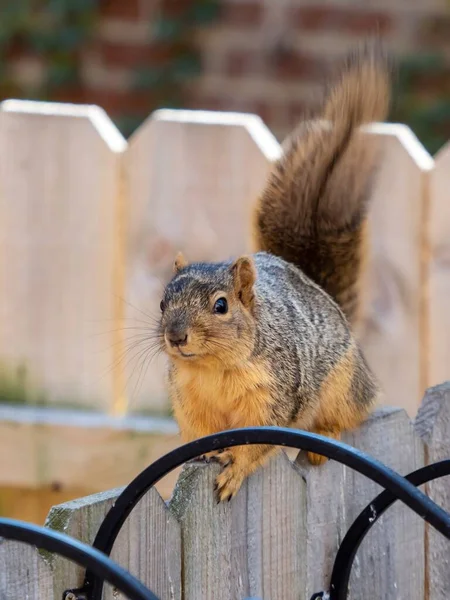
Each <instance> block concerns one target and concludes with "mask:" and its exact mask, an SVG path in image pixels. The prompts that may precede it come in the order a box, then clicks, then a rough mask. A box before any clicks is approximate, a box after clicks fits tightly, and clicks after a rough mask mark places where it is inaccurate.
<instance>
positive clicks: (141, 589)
mask: <svg viewBox="0 0 450 600" xmlns="http://www.w3.org/2000/svg"><path fill="white" fill-rule="evenodd" d="M0 536H1V537H4V538H7V539H9V540H15V541H17V542H24V543H25V544H31V545H33V546H36V548H41V549H42V550H47V551H48V552H56V553H58V554H60V555H61V556H64V557H65V558H68V559H69V560H72V561H73V562H75V563H77V564H78V565H80V566H81V567H85V568H88V569H89V570H90V571H92V573H95V575H96V576H97V577H100V578H102V580H103V579H105V580H106V581H109V583H111V584H112V585H114V586H116V588H117V589H118V590H119V591H121V592H123V593H124V594H125V595H126V596H127V598H130V600H158V598H157V597H156V596H155V595H154V594H153V592H151V591H150V590H149V589H147V588H146V587H145V586H144V585H143V584H142V583H141V582H140V581H139V580H138V579H136V578H135V577H133V576H132V575H131V574H130V573H128V571H126V570H125V569H124V568H122V567H120V566H119V565H118V564H116V563H115V562H114V561H112V560H111V559H110V558H109V557H108V556H105V555H104V554H102V553H101V552H99V551H98V550H96V549H95V548H91V547H90V546H87V545H86V544H83V543H82V542H79V541H78V540H75V539H73V538H71V537H69V536H68V535H64V534H62V533H58V532H56V531H52V530H51V529H46V528H45V527H38V526H37V525H32V524H31V523H23V522H22V521H16V520H14V519H1V518H0ZM67 595H68V594H67V593H66V597H67ZM74 597H75V596H74Z"/></svg>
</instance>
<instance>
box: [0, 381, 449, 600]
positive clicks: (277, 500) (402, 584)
mask: <svg viewBox="0 0 450 600" xmlns="http://www.w3.org/2000/svg"><path fill="white" fill-rule="evenodd" d="M346 441H347V442H348V443H350V444H351V445H352V446H354V447H356V448H359V449H360V450H363V451H364V452H366V453H368V454H370V455H371V456H373V457H376V458H378V459H379V460H381V461H382V462H384V463H385V464H387V465H389V466H391V467H392V468H394V469H395V470H397V471H398V472H399V473H401V474H407V473H409V472H411V471H414V470H416V469H418V468H420V467H422V466H424V465H425V464H430V463H434V462H436V461H438V460H440V459H444V458H449V457H450V383H447V384H443V385H441V386H438V387H436V388H433V389H430V390H429V391H428V392H427V394H426V396H425V398H424V401H423V403H422V406H421V408H420V410H419V413H418V416H417V418H416V420H415V422H414V423H412V422H411V420H410V419H409V417H408V416H407V415H406V413H405V411H404V410H402V409H393V408H388V407H385V408H382V409H379V410H378V412H377V413H375V414H374V415H373V416H372V418H370V419H369V420H368V421H367V422H366V423H365V424H364V425H363V426H362V427H361V428H360V429H359V430H358V431H356V432H354V433H352V434H349V435H348V436H347V439H346ZM217 469H218V467H217V465H215V466H213V465H204V464H199V463H190V464H188V465H186V466H185V467H184V469H183V471H182V473H181V476H180V478H179V480H178V482H177V485H176V488H175V491H174V493H173V496H172V498H171V500H170V502H168V503H165V502H164V501H163V500H162V499H161V497H160V496H159V495H158V493H157V492H156V491H155V490H154V489H151V490H150V492H149V493H147V494H146V495H145V496H144V497H143V498H142V499H141V501H140V502H139V504H138V505H137V506H136V508H135V509H134V510H133V512H132V513H131V515H130V517H129V519H128V521H126V523H125V525H124V527H123V529H122V530H121V532H120V534H119V537H118V539H117V541H116V543H115V545H114V548H113V552H112V556H113V558H114V559H115V560H116V561H117V562H119V563H120V564H121V565H123V566H124V567H126V568H127V569H128V570H129V571H130V572H131V573H133V574H134V575H136V576H137V577H138V578H139V579H141V581H142V582H143V583H145V584H146V585H147V586H148V587H149V588H150V589H152V591H153V592H154V593H156V594H157V596H158V597H159V598H161V599H162V600H181V598H183V599H184V600H208V599H213V598H214V600H243V599H244V598H247V597H249V596H252V597H258V598H261V599H263V600H299V599H302V600H303V599H306V600H307V599H309V598H310V597H311V595H312V594H313V593H315V592H319V591H322V590H327V589H328V586H329V579H330V573H331V568H332V565H333V561H334V558H335V555H336V551H337V549H338V547H339V544H340V542H341V540H342V538H343V536H344V534H345V533H346V531H347V530H348V527H349V526H350V525H351V523H352V522H353V521H354V519H355V518H356V516H357V515H358V514H359V512H360V511H361V510H362V509H363V508H364V507H365V506H366V505H367V504H368V503H370V502H371V500H373V499H374V498H375V496H376V495H377V493H378V491H379V489H380V488H379V487H378V486H377V485H376V484H374V483H373V482H370V481H369V480H367V479H365V478H364V477H363V476H362V475H359V474H357V473H355V472H353V471H351V470H350V469H348V468H346V467H344V466H343V465H341V464H339V463H334V462H329V463H327V464H326V465H325V466H323V467H321V468H314V467H311V466H310V465H309V464H308V463H307V461H306V460H305V459H304V457H303V455H302V453H301V452H300V454H298V456H297V457H295V454H293V455H291V456H290V457H288V456H287V455H286V454H281V455H280V456H279V457H278V458H276V459H274V460H272V461H271V462H270V463H269V465H268V466H267V467H265V468H264V469H260V470H259V471H258V472H257V473H256V474H254V475H253V476H251V477H250V479H249V480H248V481H247V482H246V483H245V484H244V486H243V488H242V489H241V490H240V492H239V493H238V495H237V496H236V498H234V499H233V500H232V502H230V503H225V504H221V505H217V504H216V502H215V499H214V494H213V483H214V477H215V475H216V474H217ZM119 492H120V490H117V489H116V490H112V491H109V492H105V493H100V494H96V495H94V496H90V497H87V498H82V499H80V500H75V501H72V502H69V503H67V504H63V505H59V506H55V507H54V508H53V509H52V510H51V512H50V514H49V516H48V519H47V526H48V527H50V528H53V529H55V530H58V531H62V532H64V533H66V534H69V535H71V536H73V537H75V538H78V539H80V540H83V541H85V542H87V543H90V544H91V543H92V542H93V539H94V536H95V534H96V532H97V530H98V527H99V525H100V523H101V521H102V520H103V518H104V516H105V514H106V512H107V511H108V509H109V508H110V507H111V506H112V504H113V502H114V500H115V498H117V496H118V494H119ZM427 493H428V495H429V497H430V498H432V499H433V500H435V501H436V502H437V503H439V504H440V505H441V506H442V507H443V508H444V509H446V510H447V511H449V510H450V478H449V477H446V478H443V479H440V480H436V481H435V482H433V483H430V484H428V486H427ZM449 556H450V541H449V540H447V539H445V538H444V537H443V536H441V534H439V533H437V532H436V531H435V530H433V529H432V528H431V526H428V525H426V524H425V522H424V521H423V520H422V519H421V518H419V517H418V516H417V515H416V514H415V513H413V512H412V511H411V510H409V509H408V508H406V507H405V506H404V505H401V504H400V503H397V504H396V505H395V506H393V507H392V508H390V509H389V510H388V511H387V512H386V513H385V514H384V515H383V516H382V517H381V518H380V519H379V520H378V522H376V523H375V525H374V527H373V529H372V530H371V531H370V533H369V535H368V536H367V538H365V540H364V542H363V544H362V546H361V547H360V549H359V551H358V553H357V555H356V559H355V563H354V566H353V571H352V575H351V579H350V587H351V593H350V596H349V598H351V599H352V600H363V599H366V598H370V599H371V600H388V599H389V600H406V599H407V600H427V599H428V598H447V597H448V590H449V589H450V569H449ZM82 579H83V572H82V570H81V569H80V568H78V567H76V566H74V565H72V564H70V563H68V562H67V561H66V560H65V559H62V558H60V557H57V556H52V557H49V556H48V555H47V554H44V555H43V554H42V553H39V552H38V551H36V550H34V549H33V548H28V547H27V548H25V547H24V546H23V545H21V544H18V543H16V542H9V541H5V540H4V541H3V542H0V597H1V598H2V600H16V599H17V598H28V600H41V599H42V598H45V599H46V600H53V599H54V600H60V599H61V597H62V593H63V591H64V590H66V589H70V588H75V587H78V586H80V585H81V584H82ZM120 597H122V596H121V595H120V594H119V593H118V592H117V590H114V589H112V588H110V587H107V589H106V594H105V598H108V599H109V598H111V599H113V598H114V599H117V598H120Z"/></svg>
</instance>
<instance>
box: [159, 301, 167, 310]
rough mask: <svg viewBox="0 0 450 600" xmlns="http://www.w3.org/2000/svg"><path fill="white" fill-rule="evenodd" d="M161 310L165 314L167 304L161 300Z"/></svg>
mask: <svg viewBox="0 0 450 600" xmlns="http://www.w3.org/2000/svg"><path fill="white" fill-rule="evenodd" d="M159 308H160V309H161V312H164V309H165V308H166V304H165V302H164V300H161V304H160V305H159Z"/></svg>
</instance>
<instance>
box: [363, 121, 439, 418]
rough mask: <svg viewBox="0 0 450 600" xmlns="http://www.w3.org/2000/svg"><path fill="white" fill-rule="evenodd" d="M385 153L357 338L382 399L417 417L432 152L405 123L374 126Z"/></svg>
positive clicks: (423, 379)
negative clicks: (427, 212)
mask: <svg viewBox="0 0 450 600" xmlns="http://www.w3.org/2000/svg"><path fill="white" fill-rule="evenodd" d="M371 135H374V136H375V137H376V138H378V139H379V141H381V143H382V148H381V149H382V153H383V160H382V164H381V167H380V170H379V172H378V175H377V178H376V180H375V182H374V186H373V197H372V198H371V204H370V220H369V233H370V240H369V244H368V248H367V249H368V254H369V256H368V262H367V272H366V278H365V281H364V282H363V284H362V286H361V290H362V294H363V306H362V323H361V325H360V327H359V337H360V339H361V343H362V347H363V349H364V351H365V354H366V356H367V359H368V362H369V364H370V365H371V367H372V368H373V370H374V371H375V373H376V375H377V376H378V377H379V379H380V382H381V385H382V388H383V392H384V399H383V404H386V405H388V406H400V407H401V408H404V409H405V410H407V412H408V414H409V415H410V417H412V418H413V417H414V416H415V415H416V413H417V410H418V408H419V404H420V401H421V399H422V395H423V393H424V392H425V389H426V386H427V384H428V380H427V372H426V365H427V360H428V357H427V355H426V351H427V349H426V344H425V339H424V338H426V331H424V325H425V321H424V320H425V319H426V306H425V304H424V303H425V301H426V298H424V296H423V294H424V293H425V288H424V283H425V279H426V266H425V265H424V263H423V261H424V260H425V258H424V254H423V252H424V244H425V239H424V217H425V214H426V200H427V185H428V180H429V172H430V171H431V170H432V168H433V159H432V158H431V157H430V156H429V154H428V153H427V152H426V150H425V149H424V148H423V146H422V145H421V144H420V142H419V141H418V140H417V138H416V137H415V136H414V134H413V133H412V132H411V130H410V129H409V128H408V127H406V126H404V125H391V124H376V125H373V126H372V127H370V128H369V129H368V142H369V141H370V136H371Z"/></svg>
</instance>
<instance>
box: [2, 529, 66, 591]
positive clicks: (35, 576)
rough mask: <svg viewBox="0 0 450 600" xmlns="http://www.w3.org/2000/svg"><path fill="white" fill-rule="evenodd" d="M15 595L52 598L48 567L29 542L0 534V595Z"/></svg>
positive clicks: (50, 573)
mask: <svg viewBox="0 0 450 600" xmlns="http://www.w3.org/2000/svg"><path fill="white" fill-rule="evenodd" d="M18 598H26V599H27V600H44V598H45V600H53V589H52V571H51V567H50V564H49V563H48V562H46V560H45V559H44V558H43V555H42V554H40V553H39V552H38V551H37V550H36V549H35V548H33V547H32V546H28V545H26V544H22V543H20V542H11V541H9V540H2V539H1V538H0V599H1V600H18ZM58 600H59V599H58Z"/></svg>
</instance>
